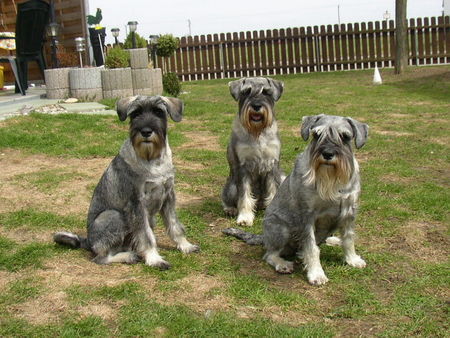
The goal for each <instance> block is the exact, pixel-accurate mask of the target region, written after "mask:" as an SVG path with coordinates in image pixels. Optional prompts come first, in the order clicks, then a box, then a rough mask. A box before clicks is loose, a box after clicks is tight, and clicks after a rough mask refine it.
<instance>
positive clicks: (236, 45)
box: [232, 32, 244, 77]
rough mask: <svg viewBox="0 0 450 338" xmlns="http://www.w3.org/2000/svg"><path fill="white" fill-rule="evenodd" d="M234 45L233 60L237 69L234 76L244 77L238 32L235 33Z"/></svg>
mask: <svg viewBox="0 0 450 338" xmlns="http://www.w3.org/2000/svg"><path fill="white" fill-rule="evenodd" d="M232 47H233V62H234V64H233V65H234V67H233V69H234V70H235V73H234V74H235V75H234V77H242V76H244V75H243V74H242V66H241V56H240V53H239V35H238V33H237V32H234V33H233V44H232Z"/></svg>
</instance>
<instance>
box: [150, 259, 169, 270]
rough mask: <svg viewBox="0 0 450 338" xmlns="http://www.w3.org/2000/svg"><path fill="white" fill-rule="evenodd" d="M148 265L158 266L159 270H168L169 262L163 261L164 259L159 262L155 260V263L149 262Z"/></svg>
mask: <svg viewBox="0 0 450 338" xmlns="http://www.w3.org/2000/svg"><path fill="white" fill-rule="evenodd" d="M149 265H150V264H149ZM150 266H152V267H154V268H158V269H160V270H169V269H170V263H169V262H167V261H165V260H164V259H163V260H161V261H159V262H155V263H153V264H151V265H150Z"/></svg>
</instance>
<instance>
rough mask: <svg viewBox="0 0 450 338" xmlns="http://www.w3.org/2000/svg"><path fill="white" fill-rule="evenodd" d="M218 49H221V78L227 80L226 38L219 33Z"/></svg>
mask: <svg viewBox="0 0 450 338" xmlns="http://www.w3.org/2000/svg"><path fill="white" fill-rule="evenodd" d="M219 40H220V46H221V47H220V48H221V52H220V53H221V60H222V65H223V70H222V75H221V76H222V78H229V77H230V75H229V71H228V68H229V67H228V54H227V53H228V46H227V43H226V36H225V34H224V33H220V39H219Z"/></svg>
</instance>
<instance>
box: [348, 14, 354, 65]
mask: <svg viewBox="0 0 450 338" xmlns="http://www.w3.org/2000/svg"><path fill="white" fill-rule="evenodd" d="M347 36H348V39H347V42H348V62H349V67H350V69H356V57H355V34H354V32H353V25H352V24H351V23H349V24H347Z"/></svg>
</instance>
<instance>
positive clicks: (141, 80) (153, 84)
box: [131, 68, 163, 96]
mask: <svg viewBox="0 0 450 338" xmlns="http://www.w3.org/2000/svg"><path fill="white" fill-rule="evenodd" d="M131 74H132V78H133V95H147V96H151V95H161V94H162V92H163V85H162V73H161V69H160V68H156V69H132V70H131Z"/></svg>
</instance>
